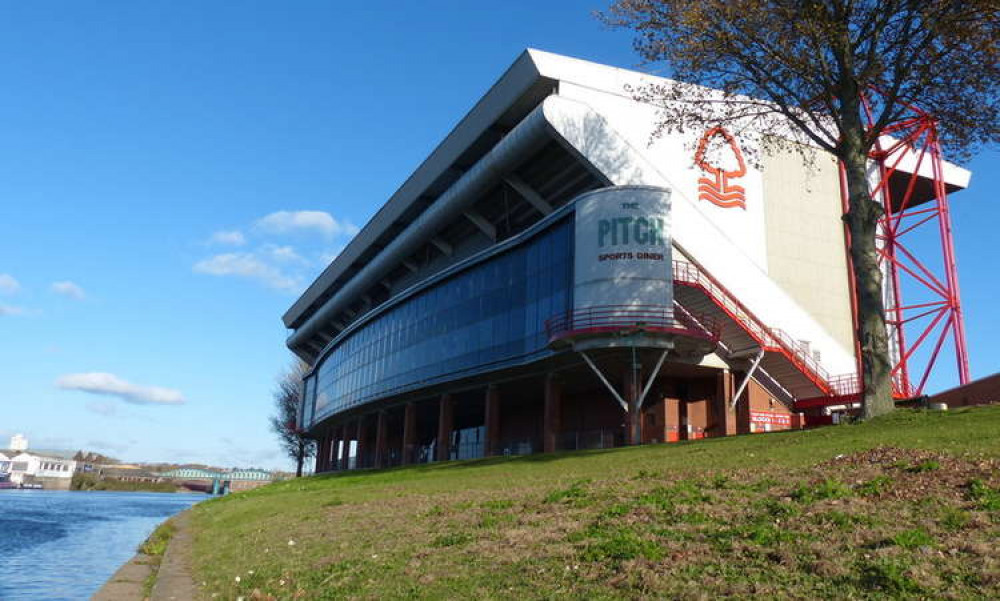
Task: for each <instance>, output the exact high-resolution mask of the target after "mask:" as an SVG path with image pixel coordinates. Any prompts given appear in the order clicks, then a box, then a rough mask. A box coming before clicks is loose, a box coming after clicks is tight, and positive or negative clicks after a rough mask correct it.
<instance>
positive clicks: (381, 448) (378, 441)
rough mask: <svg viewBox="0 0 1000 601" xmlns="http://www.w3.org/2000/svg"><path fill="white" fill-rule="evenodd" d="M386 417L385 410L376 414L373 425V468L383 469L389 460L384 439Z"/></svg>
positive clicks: (386, 441) (385, 439)
mask: <svg viewBox="0 0 1000 601" xmlns="http://www.w3.org/2000/svg"><path fill="white" fill-rule="evenodd" d="M385 422H386V415H385V410H384V409H383V410H382V411H379V412H378V422H377V424H376V425H375V467H377V468H380V467H385V464H386V461H387V460H388V459H389V452H388V451H389V449H388V443H389V441H388V440H387V437H386V434H387V433H386V431H385V430H386V423H385Z"/></svg>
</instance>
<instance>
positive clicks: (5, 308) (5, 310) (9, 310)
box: [0, 305, 24, 317]
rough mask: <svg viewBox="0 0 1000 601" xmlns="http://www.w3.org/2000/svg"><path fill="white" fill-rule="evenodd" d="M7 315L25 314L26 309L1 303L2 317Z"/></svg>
mask: <svg viewBox="0 0 1000 601" xmlns="http://www.w3.org/2000/svg"><path fill="white" fill-rule="evenodd" d="M6 315H24V309H22V308H21V307H14V306H11V305H0V317H4V316H6Z"/></svg>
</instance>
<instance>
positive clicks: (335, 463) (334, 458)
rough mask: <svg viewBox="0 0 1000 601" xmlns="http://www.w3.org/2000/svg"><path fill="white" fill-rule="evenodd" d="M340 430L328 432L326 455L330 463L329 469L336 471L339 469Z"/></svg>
mask: <svg viewBox="0 0 1000 601" xmlns="http://www.w3.org/2000/svg"><path fill="white" fill-rule="evenodd" d="M340 434H341V430H340V428H337V427H335V428H334V429H333V431H332V432H330V452H329V454H328V457H329V461H330V469H331V470H333V471H337V470H339V469H340V461H339V459H340Z"/></svg>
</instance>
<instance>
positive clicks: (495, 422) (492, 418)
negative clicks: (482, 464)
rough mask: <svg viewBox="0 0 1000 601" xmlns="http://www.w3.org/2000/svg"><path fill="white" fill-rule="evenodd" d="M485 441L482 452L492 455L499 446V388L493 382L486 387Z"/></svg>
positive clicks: (488, 455)
mask: <svg viewBox="0 0 1000 601" xmlns="http://www.w3.org/2000/svg"><path fill="white" fill-rule="evenodd" d="M485 413H486V419H485V426H486V427H485V428H484V429H485V430H486V441H485V444H484V448H483V454H484V455H486V456H487V457H492V456H494V455H496V454H497V452H498V450H499V448H500V390H499V389H498V388H497V386H496V385H495V384H490V385H489V386H487V387H486V408H485Z"/></svg>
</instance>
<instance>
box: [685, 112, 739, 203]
mask: <svg viewBox="0 0 1000 601" xmlns="http://www.w3.org/2000/svg"><path fill="white" fill-rule="evenodd" d="M710 144H711V145H713V148H712V150H713V151H714V152H713V153H712V154H711V156H709V157H706V156H705V155H706V154H708V153H709V145H710ZM727 149H728V150H729V151H731V152H732V156H731V157H726V156H725V155H726V150H727ZM727 159H728V160H727ZM733 159H735V161H734V160H733ZM694 162H695V164H696V165H698V166H699V167H701V169H702V171H704V172H705V173H706V174H707V175H709V176H710V177H701V178H698V199H699V200H707V201H708V202H710V203H712V204H714V205H717V206H720V207H723V208H727V209H728V208H731V207H740V208H741V209H746V208H747V198H746V193H745V191H744V190H743V187H742V186H735V185H732V184H730V183H729V180H731V179H736V178H738V177H743V176H744V175H746V174H747V167H746V163H744V162H743V154H742V153H741V152H740V148H739V147H738V146H737V145H736V140H735V139H733V136H732V135H730V133H729V132H728V131H726V130H725V129H723V128H721V127H713V128H712V129H710V130H708V131H707V132H705V135H704V136H702V138H701V142H699V143H698V152H696V153H695V155H694ZM713 162H716V163H719V164H721V165H726V164H728V165H729V169H726V168H725V167H721V166H717V165H713V164H712V163H713Z"/></svg>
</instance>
